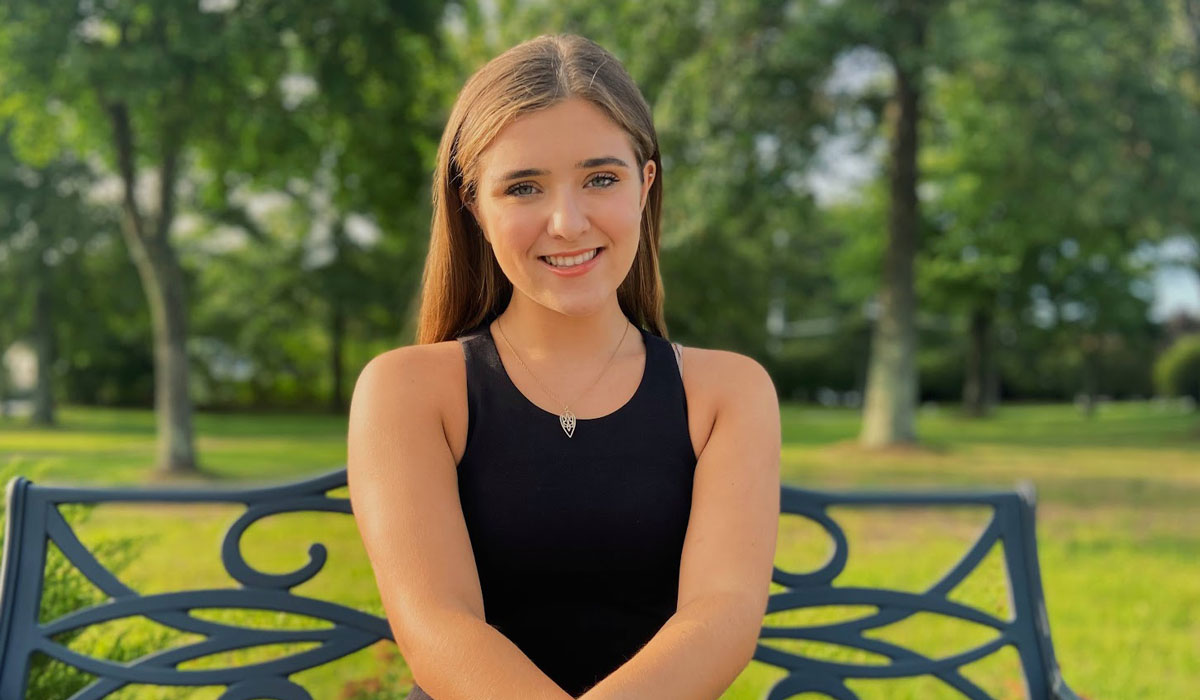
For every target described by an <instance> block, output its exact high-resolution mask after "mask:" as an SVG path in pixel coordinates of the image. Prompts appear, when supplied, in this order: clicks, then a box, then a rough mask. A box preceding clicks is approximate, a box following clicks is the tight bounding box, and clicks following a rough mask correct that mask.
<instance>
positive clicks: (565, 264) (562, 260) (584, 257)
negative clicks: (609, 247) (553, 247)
mask: <svg viewBox="0 0 1200 700" xmlns="http://www.w3.org/2000/svg"><path fill="white" fill-rule="evenodd" d="M603 251H604V248H602V247H601V248H593V249H591V250H590V251H588V252H586V253H580V254H579V255H572V256H557V255H555V256H551V255H539V256H538V259H539V260H541V261H542V262H544V263H546V264H547V265H550V266H552V267H557V268H559V269H570V268H572V267H576V266H578V265H583V264H585V263H587V262H590V261H591V260H593V259H595V258H596V257H597V256H599V255H600V253H602V252H603Z"/></svg>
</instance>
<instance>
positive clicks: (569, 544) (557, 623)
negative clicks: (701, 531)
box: [409, 324, 696, 699]
mask: <svg viewBox="0 0 1200 700" xmlns="http://www.w3.org/2000/svg"><path fill="white" fill-rule="evenodd" d="M635 325H636V324H635ZM639 330H640V331H641V334H642V340H643V342H644V343H645V346H646V362H645V369H644V370H643V373H642V379H641V383H640V384H639V385H638V388H637V390H636V392H635V393H634V395H633V397H632V398H631V399H630V400H629V401H628V402H627V403H625V405H623V406H622V407H620V408H618V409H617V410H616V411H614V412H612V413H610V414H608V415H606V416H602V417H599V418H594V419H577V423H576V427H575V432H574V434H573V436H572V437H567V434H566V433H565V432H564V431H563V429H562V427H561V426H560V424H559V419H558V415H556V414H554V413H550V412H549V411H546V410H544V409H542V408H540V407H538V406H537V405H536V404H534V403H533V402H531V401H530V400H529V399H527V398H526V397H525V395H524V394H522V393H521V392H520V390H519V389H517V387H516V385H514V384H513V382H512V380H511V379H510V378H509V375H508V373H507V372H506V371H505V369H504V365H503V364H502V363H501V361H500V355H499V353H498V352H497V350H496V345H495V340H494V338H493V337H492V334H491V332H490V331H489V330H488V326H487V324H484V325H483V326H482V327H480V328H476V329H475V330H472V331H469V332H468V333H466V334H464V335H462V336H460V337H459V340H460V342H461V343H462V346H463V352H464V355H465V357H466V364H467V405H468V409H469V418H468V427H467V444H466V450H465V452H464V453H463V457H462V460H461V461H460V462H459V465H458V492H459V499H460V502H461V504H462V511H463V518H464V520H465V521H466V525H467V531H468V533H469V534H470V538H471V547H472V550H473V552H474V555H475V564H476V567H477V569H478V572H479V584H480V588H481V589H482V593H483V607H484V614H485V617H486V620H487V622H488V624H490V625H492V626H493V627H495V628H496V629H497V630H498V631H499V632H500V633H502V634H504V635H505V636H506V637H508V639H510V640H511V641H512V642H513V643H514V644H516V646H517V647H518V648H520V649H521V651H523V652H524V653H525V655H526V656H528V657H529V658H530V660H532V661H533V663H534V664H536V665H537V666H538V668H540V669H541V670H542V671H543V672H544V673H545V674H546V675H547V676H549V677H550V678H551V679H553V680H554V681H555V682H556V683H558V685H559V686H560V687H562V689H563V690H565V691H566V692H568V693H570V694H571V695H572V696H575V697H577V696H579V695H581V694H582V693H583V692H584V691H586V690H587V689H588V688H590V687H591V686H593V685H595V684H596V683H598V682H599V681H601V680H603V679H604V678H605V677H606V676H608V675H609V674H610V673H612V672H613V671H614V670H616V669H617V668H618V667H619V666H621V665H622V664H623V663H624V662H625V661H627V660H628V659H630V658H631V657H633V655H634V654H635V653H637V651H638V650H639V649H641V647H642V646H643V645H645V643H646V642H648V641H649V640H650V638H651V637H653V636H654V635H655V633H657V632H658V630H659V629H660V628H661V627H662V625H663V623H665V622H666V621H667V619H668V618H669V617H671V615H673V614H674V613H675V608H676V603H677V596H678V589H679V562H680V557H681V555H682V552H683V539H684V535H685V533H686V531H687V524H688V516H689V513H690V510H691V502H692V477H693V475H694V473H695V468H696V455H695V453H694V452H693V449H692V442H691V438H690V437H689V433H688V421H687V401H686V399H685V396H684V391H683V381H682V379H681V377H680V372H679V368H678V366H677V365H676V356H675V354H674V351H673V349H672V348H671V345H670V343H668V342H667V341H666V340H665V339H663V338H660V337H659V336H656V335H653V334H651V333H649V332H648V331H645V330H642V329H640V328H639ZM409 697H410V698H414V699H415V698H427V697H428V696H427V695H426V694H425V693H424V691H422V690H421V689H420V688H414V690H413V693H412V694H411V695H410V696H409Z"/></svg>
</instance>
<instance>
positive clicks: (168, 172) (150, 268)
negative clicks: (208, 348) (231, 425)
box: [108, 102, 198, 474]
mask: <svg viewBox="0 0 1200 700" xmlns="http://www.w3.org/2000/svg"><path fill="white" fill-rule="evenodd" d="M108 112H109V116H110V118H111V120H112V126H113V135H114V143H115V146H116V151H117V165H118V169H119V170H120V174H121V180H122V183H123V190H124V192H123V202H122V214H123V216H122V218H121V232H122V234H123V235H124V238H125V243H126V246H127V247H128V249H129V254H130V257H131V258H132V259H133V263H134V267H135V268H136V269H137V271H138V277H139V278H140V279H141V282H142V290H143V291H144V293H145V294H146V300H147V302H148V303H149V305H150V321H151V326H152V327H153V331H154V416H155V421H156V423H157V435H158V441H157V448H156V468H157V469H158V470H159V471H161V472H165V473H169V474H190V473H195V472H196V471H197V470H198V469H197V466H196V455H195V449H194V447H193V432H192V402H191V396H190V392H189V390H188V362H187V303H186V298H185V293H184V280H183V271H182V269H181V268H180V265H179V261H178V259H177V257H176V255H175V251H174V249H173V248H172V247H171V242H170V239H169V237H168V232H169V231H170V229H171V220H172V219H173V218H174V208H175V207H174V203H175V194H174V191H175V178H176V170H177V163H178V155H179V143H180V141H179V139H180V138H181V134H180V133H179V132H178V131H177V130H174V129H169V128H168V129H164V138H163V152H162V161H161V163H162V165H161V168H160V171H161V172H160V190H159V211H158V217H157V220H156V221H155V225H154V226H151V225H150V223H149V222H148V221H147V220H146V218H145V217H144V216H143V215H142V212H141V211H140V209H139V206H138V202H137V199H136V197H135V196H134V192H135V189H136V185H137V173H136V164H135V160H134V143H133V131H132V128H131V125H130V120H129V113H128V111H127V110H126V108H125V105H124V104H122V103H119V102H118V103H113V104H109V105H108Z"/></svg>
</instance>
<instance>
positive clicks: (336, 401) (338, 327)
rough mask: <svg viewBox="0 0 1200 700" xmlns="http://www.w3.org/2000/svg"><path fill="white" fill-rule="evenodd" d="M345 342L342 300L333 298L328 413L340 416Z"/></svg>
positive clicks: (344, 315) (343, 395) (330, 330)
mask: <svg viewBox="0 0 1200 700" xmlns="http://www.w3.org/2000/svg"><path fill="white" fill-rule="evenodd" d="M345 342H346V312H345V309H344V308H343V304H342V300H341V299H340V298H336V297H335V298H334V299H332V300H331V304H330V315H329V343H330V353H329V372H330V374H331V376H332V378H333V390H332V391H331V392H330V394H329V411H330V413H335V414H339V415H340V414H341V413H342V412H343V411H345V409H346V396H345V394H346V388H345V386H344V385H343V382H342V376H343V374H344V369H343V367H342V364H343V359H342V349H343V346H344V345H345Z"/></svg>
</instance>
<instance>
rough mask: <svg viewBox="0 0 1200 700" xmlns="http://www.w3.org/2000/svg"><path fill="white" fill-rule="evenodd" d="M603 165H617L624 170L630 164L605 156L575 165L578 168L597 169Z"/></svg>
mask: <svg viewBox="0 0 1200 700" xmlns="http://www.w3.org/2000/svg"><path fill="white" fill-rule="evenodd" d="M601 165H616V166H620V167H622V168H628V167H629V164H628V163H626V162H625V161H623V160H621V159H620V158H617V157H616V156H604V157H603V158H588V159H587V160H581V161H579V162H578V163H576V164H575V167H576V168H597V167H599V166H601Z"/></svg>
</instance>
